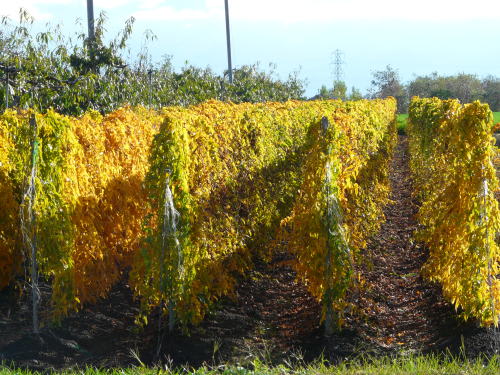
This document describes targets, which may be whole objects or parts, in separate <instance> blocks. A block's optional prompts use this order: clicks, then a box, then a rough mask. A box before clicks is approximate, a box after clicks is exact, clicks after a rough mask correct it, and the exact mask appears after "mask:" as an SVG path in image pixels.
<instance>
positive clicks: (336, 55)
mask: <svg viewBox="0 0 500 375" xmlns="http://www.w3.org/2000/svg"><path fill="white" fill-rule="evenodd" d="M344 63H345V61H344V52H342V51H341V50H340V49H336V50H335V51H334V52H333V53H332V65H333V74H334V77H335V82H339V81H343V80H344V79H343V78H344V77H343V76H344V69H343V67H342V66H343V65H344Z"/></svg>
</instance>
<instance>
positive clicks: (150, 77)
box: [148, 69, 153, 109]
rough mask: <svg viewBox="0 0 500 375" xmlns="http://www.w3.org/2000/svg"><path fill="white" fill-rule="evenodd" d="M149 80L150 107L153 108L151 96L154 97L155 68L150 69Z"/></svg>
mask: <svg viewBox="0 0 500 375" xmlns="http://www.w3.org/2000/svg"><path fill="white" fill-rule="evenodd" d="M148 81H149V98H148V99H149V100H148V101H149V109H151V98H152V97H153V69H149V70H148Z"/></svg>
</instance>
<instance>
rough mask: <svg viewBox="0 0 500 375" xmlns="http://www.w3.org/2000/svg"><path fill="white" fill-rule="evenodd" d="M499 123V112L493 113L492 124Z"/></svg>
mask: <svg viewBox="0 0 500 375" xmlns="http://www.w3.org/2000/svg"><path fill="white" fill-rule="evenodd" d="M497 122H500V112H493V123H494V124H496V123H497Z"/></svg>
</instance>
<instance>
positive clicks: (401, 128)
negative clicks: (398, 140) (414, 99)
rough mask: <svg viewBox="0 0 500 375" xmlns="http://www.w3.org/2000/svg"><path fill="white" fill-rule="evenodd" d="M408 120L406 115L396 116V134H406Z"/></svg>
mask: <svg viewBox="0 0 500 375" xmlns="http://www.w3.org/2000/svg"><path fill="white" fill-rule="evenodd" d="M407 120H408V114H407V113H400V114H398V124H397V129H398V134H401V135H403V134H406V121H407Z"/></svg>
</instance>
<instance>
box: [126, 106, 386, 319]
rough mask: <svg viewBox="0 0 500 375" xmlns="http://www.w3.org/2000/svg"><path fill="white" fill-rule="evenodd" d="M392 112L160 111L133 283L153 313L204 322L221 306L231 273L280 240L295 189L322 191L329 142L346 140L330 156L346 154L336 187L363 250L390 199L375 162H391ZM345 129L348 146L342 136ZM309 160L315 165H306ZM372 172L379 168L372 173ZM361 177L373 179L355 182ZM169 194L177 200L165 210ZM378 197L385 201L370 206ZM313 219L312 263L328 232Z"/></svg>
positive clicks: (363, 108) (303, 109)
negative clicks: (165, 310) (164, 307)
mask: <svg viewBox="0 0 500 375" xmlns="http://www.w3.org/2000/svg"><path fill="white" fill-rule="evenodd" d="M394 112H395V101H394V100H393V99H390V100H387V101H375V102H373V103H370V102H367V101H362V102H359V103H357V104H356V103H342V102H340V101H316V102H293V101H291V102H287V103H267V104H256V105H251V104H240V105H235V104H231V103H221V102H216V101H209V102H207V103H204V104H201V105H199V106H195V107H191V108H188V109H180V108H177V109H170V110H168V111H167V112H166V113H164V116H165V117H164V122H163V124H162V126H161V129H160V132H159V133H158V135H157V136H156V137H155V140H154V141H153V146H152V152H151V163H150V171H149V172H148V175H147V177H146V186H147V190H148V192H149V195H150V202H151V205H152V212H153V215H152V216H151V217H150V218H148V221H147V222H146V225H145V228H146V233H147V235H146V238H145V240H144V249H143V251H142V252H141V255H140V256H139V257H138V258H137V262H136V264H135V265H134V271H133V273H132V280H133V284H134V286H135V289H136V293H138V294H139V295H140V296H142V302H143V307H144V309H145V311H148V310H149V309H151V308H152V307H153V306H156V305H158V303H159V301H161V300H163V301H165V302H168V304H175V306H176V313H177V315H178V316H179V317H180V319H181V321H183V322H184V323H189V322H192V323H196V322H199V321H200V320H201V319H202V318H203V315H204V313H205V312H206V310H207V307H208V306H209V305H210V304H211V303H212V302H213V301H214V300H216V299H217V298H218V297H219V296H221V295H225V294H230V293H231V291H232V290H233V287H234V283H235V280H234V275H235V273H237V272H241V271H243V270H245V269H246V268H247V267H248V266H249V258H250V254H251V252H252V251H258V252H261V253H262V251H263V248H264V247H265V246H266V245H269V243H270V242H271V241H272V240H273V239H274V237H275V233H276V230H277V229H278V228H279V224H280V221H281V219H282V218H283V217H287V216H288V215H289V214H290V212H291V208H292V205H293V204H294V202H295V200H296V197H297V192H298V190H299V188H300V189H301V191H302V194H309V191H307V189H305V190H304V189H303V188H301V185H302V186H305V187H306V188H309V187H308V185H307V182H306V183H303V180H304V179H306V181H309V182H310V183H311V185H313V186H314V187H313V188H312V189H313V191H315V190H314V188H316V187H318V186H320V185H321V176H322V175H323V174H324V163H325V161H326V159H325V157H324V155H323V153H322V151H323V148H324V146H325V145H326V144H329V142H337V140H338V143H332V145H333V146H334V147H336V146H340V145H341V147H340V148H339V149H338V150H335V152H334V154H335V155H336V156H339V155H342V156H341V157H340V159H341V162H342V170H339V171H340V172H341V174H342V178H341V179H340V181H341V183H342V184H349V183H351V185H350V187H342V191H343V192H345V195H344V196H343V197H342V199H343V202H342V203H343V206H345V208H346V210H347V209H349V210H351V211H352V214H351V215H350V216H349V218H350V220H351V222H352V225H351V226H352V227H353V228H354V227H356V228H357V229H355V230H353V233H354V234H353V242H355V243H356V244H359V245H362V244H363V241H364V238H366V237H365V236H366V235H362V234H361V233H360V232H362V231H372V230H373V229H375V228H376V227H377V225H378V224H377V223H375V222H371V221H370V222H369V223H367V224H361V223H360V222H359V218H361V216H362V215H364V214H367V215H375V216H377V220H380V219H381V217H380V215H381V211H380V205H381V204H383V203H385V202H386V201H387V192H388V189H387V186H382V185H383V184H384V183H386V179H385V177H386V175H385V173H386V169H384V168H385V167H384V166H382V168H379V170H378V171H377V172H375V169H376V168H375V167H374V165H371V164H370V162H369V160H370V159H372V160H375V159H377V158H379V159H377V163H378V160H382V159H384V160H385V159H387V158H388V152H389V148H390V147H388V146H383V144H384V140H385V141H386V142H389V139H390V136H389V135H388V128H389V124H392V125H393V122H394V118H395V116H394ZM325 115H327V116H329V118H330V121H331V123H332V124H333V125H332V127H331V130H330V131H329V132H328V134H329V136H328V137H326V138H324V139H323V138H321V139H322V140H321V141H320V142H318V140H319V139H320V138H318V129H319V127H318V126H319V125H318V124H319V123H320V121H321V119H322V117H323V116H325ZM393 130H394V129H393ZM340 131H341V132H343V135H342V136H341V137H340V136H339V137H337V135H335V136H334V134H337V132H340ZM340 139H341V141H340ZM389 143H390V142H389ZM384 147H386V150H385V153H386V154H384V152H383V151H382V149H383V148H384ZM310 155H312V156H310ZM381 155H383V158H382V159H380V158H381ZM311 158H313V159H314V158H316V159H318V162H314V163H312V162H310V161H309V159H311ZM316 159H314V160H316ZM340 159H339V160H340ZM304 163H306V164H305V165H304ZM368 165H370V167H369V168H371V169H373V170H372V171H370V172H369V171H368V170H367V169H366V168H368ZM304 168H305V170H304ZM308 168H309V169H311V171H309V169H308ZM358 175H360V176H361V175H363V176H365V177H363V178H359V179H357V178H356V176H358ZM370 178H373V180H371V181H370V180H369V179H370ZM315 184H316V185H315ZM370 188H373V190H372V191H371V192H369V191H368V190H369V189H370ZM363 189H364V190H363ZM169 191H171V194H172V196H173V202H170V201H168V198H167V197H168V196H169ZM373 194H377V195H378V196H379V197H377V198H373V197H372V195H373ZM354 195H356V196H358V197H359V198H358V199H357V200H356V203H348V202H347V201H348V199H350V197H351V196H354ZM317 198H320V197H318V196H317V195H315V196H314V199H313V200H311V201H308V202H306V204H305V206H307V205H310V207H317V209H318V210H320V209H321V207H322V205H323V203H322V201H321V200H320V199H317ZM368 201H369V203H370V204H372V207H369V208H367V209H366V211H359V210H358V206H357V205H359V204H363V203H364V202H368ZM172 203H173V206H175V209H176V210H177V211H178V214H179V215H178V222H175V224H176V228H175V230H173V229H172V228H171V227H172V225H173V222H172V220H171V218H172V217H174V216H175V214H174V215H171V214H168V215H167V213H168V212H172V211H170V209H171V206H172ZM298 204H301V203H298ZM310 207H307V208H310ZM294 212H295V213H297V212H298V209H297V208H295V211H294ZM355 217H358V219H354V218H355ZM169 218H170V219H169ZM307 219H311V220H313V221H308V220H303V221H302V222H300V221H297V223H300V224H303V226H302V227H301V231H302V232H307V228H308V226H310V227H311V232H310V233H311V235H310V236H309V235H306V234H304V233H302V232H301V235H302V234H304V236H303V238H304V241H305V242H309V241H312V238H317V239H318V241H319V242H321V241H323V243H318V245H317V246H316V247H315V248H314V249H313V248H310V247H308V248H307V249H310V250H314V251H317V253H316V254H315V255H313V256H312V257H313V258H314V259H313V260H314V261H315V262H318V261H320V260H321V256H322V255H321V253H322V252H323V253H324V245H325V244H324V237H318V236H320V235H323V234H324V231H323V230H322V231H318V228H319V227H320V226H321V223H319V222H316V221H314V220H317V221H319V216H317V217H312V216H308V217H307ZM293 220H295V217H293V218H291V219H290V221H293ZM363 220H365V219H363ZM368 220H371V217H370V218H369V219H368ZM174 221H175V220H174ZM365 221H366V220H365ZM322 246H323V247H322ZM303 252H304V253H305V252H307V250H306V249H304V251H303ZM299 263H300V264H302V263H301V262H300V261H299V262H298V263H297V269H298V270H299V273H300V272H302V273H304V277H309V274H307V273H306V272H305V267H311V268H314V267H315V263H314V262H312V261H311V263H310V264H309V266H303V268H300V266H299ZM314 282H316V281H315V280H314ZM315 287H316V284H315Z"/></svg>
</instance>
